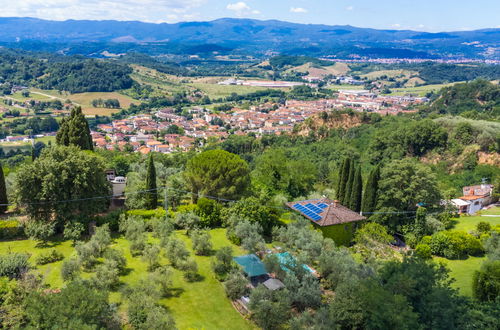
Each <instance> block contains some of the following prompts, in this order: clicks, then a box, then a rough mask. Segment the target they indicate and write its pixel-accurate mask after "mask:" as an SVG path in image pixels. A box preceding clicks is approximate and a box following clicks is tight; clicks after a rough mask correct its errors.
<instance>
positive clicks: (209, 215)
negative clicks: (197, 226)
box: [195, 198, 221, 227]
mask: <svg viewBox="0 0 500 330" xmlns="http://www.w3.org/2000/svg"><path fill="white" fill-rule="evenodd" d="M196 205H197V206H198V208H197V209H196V211H195V213H196V215H198V216H199V217H200V220H201V225H203V226H206V227H215V226H218V225H220V223H221V218H220V210H221V206H220V205H219V204H218V203H217V202H216V201H214V200H212V199H208V198H200V199H198V202H197V203H196Z"/></svg>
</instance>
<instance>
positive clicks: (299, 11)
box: [290, 7, 308, 14]
mask: <svg viewBox="0 0 500 330" xmlns="http://www.w3.org/2000/svg"><path fill="white" fill-rule="evenodd" d="M290 12H291V13H296V14H305V13H307V12H308V10H307V9H305V8H301V7H292V8H290Z"/></svg>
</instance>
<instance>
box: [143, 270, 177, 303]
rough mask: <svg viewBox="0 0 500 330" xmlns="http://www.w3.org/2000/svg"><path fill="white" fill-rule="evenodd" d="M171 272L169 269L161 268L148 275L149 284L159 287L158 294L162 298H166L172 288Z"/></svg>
mask: <svg viewBox="0 0 500 330" xmlns="http://www.w3.org/2000/svg"><path fill="white" fill-rule="evenodd" d="M172 276H173V272H172V269H171V268H170V267H167V266H161V267H158V268H156V270H155V271H154V272H153V273H151V274H149V276H148V279H149V281H150V282H152V283H155V284H156V285H157V286H158V287H159V292H160V294H161V295H162V296H164V297H165V296H167V295H168V294H169V291H170V287H171V286H172Z"/></svg>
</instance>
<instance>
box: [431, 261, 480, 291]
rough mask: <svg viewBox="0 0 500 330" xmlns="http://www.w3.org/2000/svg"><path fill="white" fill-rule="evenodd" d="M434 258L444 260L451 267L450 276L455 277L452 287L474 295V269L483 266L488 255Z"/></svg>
mask: <svg viewBox="0 0 500 330" xmlns="http://www.w3.org/2000/svg"><path fill="white" fill-rule="evenodd" d="M434 260H436V261H439V262H443V263H444V264H446V265H447V266H448V268H450V276H451V277H452V278H453V279H455V282H454V283H453V284H452V287H454V288H456V289H458V290H459V291H460V293H461V294H463V295H466V296H469V297H470V296H472V275H473V274H474V271H476V270H479V268H481V264H482V263H483V261H484V260H486V257H469V258H467V259H465V260H449V259H446V258H441V257H434Z"/></svg>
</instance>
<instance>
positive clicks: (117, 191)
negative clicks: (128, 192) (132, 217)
mask: <svg viewBox="0 0 500 330" xmlns="http://www.w3.org/2000/svg"><path fill="white" fill-rule="evenodd" d="M111 184H112V185H113V196H116V197H118V196H122V195H123V194H124V192H125V186H126V185H127V178H125V177H123V176H117V177H115V178H114V179H113V180H112V181H111Z"/></svg>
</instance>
